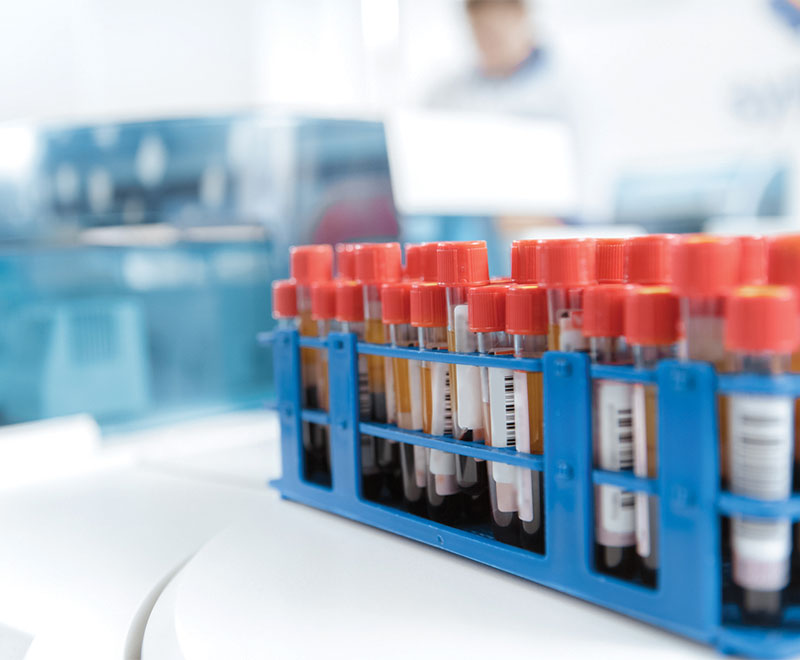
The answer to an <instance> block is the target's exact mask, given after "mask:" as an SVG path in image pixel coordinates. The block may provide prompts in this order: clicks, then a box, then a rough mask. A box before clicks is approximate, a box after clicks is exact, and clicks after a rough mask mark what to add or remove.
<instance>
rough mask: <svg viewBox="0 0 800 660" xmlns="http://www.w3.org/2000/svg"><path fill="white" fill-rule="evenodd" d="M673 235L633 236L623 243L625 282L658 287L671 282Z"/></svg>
mask: <svg viewBox="0 0 800 660" xmlns="http://www.w3.org/2000/svg"><path fill="white" fill-rule="evenodd" d="M677 239H678V237H677V236H676V235H675V234H649V235H647V236H634V237H632V238H629V239H627V240H626V241H625V250H624V253H625V266H624V272H625V282H627V283H628V284H641V285H652V286H655V285H660V284H670V283H671V282H672V246H673V245H674V243H675V242H676V241H677Z"/></svg>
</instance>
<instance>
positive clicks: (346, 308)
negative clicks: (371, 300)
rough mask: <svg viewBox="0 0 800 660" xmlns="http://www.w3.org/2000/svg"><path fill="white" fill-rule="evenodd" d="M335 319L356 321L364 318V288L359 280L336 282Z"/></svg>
mask: <svg viewBox="0 0 800 660" xmlns="http://www.w3.org/2000/svg"><path fill="white" fill-rule="evenodd" d="M336 320H337V321H350V322H357V321H363V320H364V290H363V288H362V285H361V283H360V282H354V281H353V280H339V281H338V282H336Z"/></svg>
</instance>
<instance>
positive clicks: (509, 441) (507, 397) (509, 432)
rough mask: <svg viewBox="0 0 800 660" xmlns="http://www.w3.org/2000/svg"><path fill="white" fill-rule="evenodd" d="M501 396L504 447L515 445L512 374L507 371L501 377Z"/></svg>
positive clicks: (515, 427)
mask: <svg viewBox="0 0 800 660" xmlns="http://www.w3.org/2000/svg"><path fill="white" fill-rule="evenodd" d="M503 396H504V403H505V414H506V447H512V448H513V447H516V446H517V423H516V419H515V416H514V374H513V372H512V373H509V374H507V375H506V376H505V377H504V379H503Z"/></svg>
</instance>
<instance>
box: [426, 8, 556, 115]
mask: <svg viewBox="0 0 800 660" xmlns="http://www.w3.org/2000/svg"><path fill="white" fill-rule="evenodd" d="M465 11H466V14H467V18H468V20H469V24H470V28H471V33H472V37H473V41H474V43H475V47H476V50H477V62H476V63H475V64H474V65H472V66H470V68H469V70H467V71H465V72H464V73H462V74H460V75H458V76H456V77H455V78H452V79H450V80H448V81H444V82H443V83H442V84H441V85H440V86H439V87H438V88H437V89H436V90H435V91H434V92H433V93H432V94H431V96H430V98H429V103H428V104H429V106H430V107H432V108H434V109H440V110H465V111H477V112H492V113H510V114H516V115H527V116H535V117H542V118H553V119H563V118H564V117H565V115H566V102H565V94H564V91H563V82H564V76H562V75H561V74H560V73H559V71H558V69H557V67H556V62H555V57H554V55H553V53H552V51H550V50H549V49H547V48H546V46H545V45H544V44H543V43H542V41H541V39H540V36H539V33H538V30H537V29H536V25H535V22H534V20H533V16H532V11H531V9H530V8H529V4H528V3H527V2H525V0H466V1H465Z"/></svg>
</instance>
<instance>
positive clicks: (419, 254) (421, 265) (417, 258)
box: [405, 243, 439, 282]
mask: <svg viewBox="0 0 800 660" xmlns="http://www.w3.org/2000/svg"><path fill="white" fill-rule="evenodd" d="M436 246H437V244H436V243H416V244H413V243H406V272H405V278H406V279H407V280H421V281H423V282H437V281H438V279H439V278H438V275H437V272H436Z"/></svg>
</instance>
